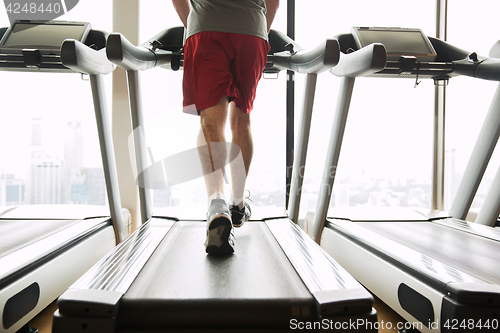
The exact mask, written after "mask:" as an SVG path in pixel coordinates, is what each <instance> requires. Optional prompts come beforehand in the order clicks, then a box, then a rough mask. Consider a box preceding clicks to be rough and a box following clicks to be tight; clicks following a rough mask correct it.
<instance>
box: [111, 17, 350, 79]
mask: <svg viewBox="0 0 500 333" xmlns="http://www.w3.org/2000/svg"><path fill="white" fill-rule="evenodd" d="M182 35H183V30H182V28H180V27H176V28H171V29H167V30H164V31H162V32H161V33H160V34H158V35H156V36H155V37H153V38H152V39H151V40H149V41H148V42H147V43H145V44H143V45H141V46H135V45H133V44H132V43H130V42H129V41H128V40H127V39H126V38H125V37H124V36H123V35H121V34H116V33H115V34H110V35H109V37H108V40H107V46H106V54H107V56H108V59H109V60H110V61H111V62H113V63H115V64H116V65H118V66H120V67H122V68H123V69H125V70H145V69H150V68H153V67H157V66H162V67H169V66H172V67H173V69H177V67H178V64H174V65H172V61H173V60H174V59H175V57H180V58H181V59H182V56H181V55H179V53H178V52H177V53H175V51H170V50H164V49H159V48H156V46H157V45H155V43H157V44H158V45H160V46H165V45H166V46H169V44H172V43H173V44H172V45H174V44H175V45H177V44H179V40H180V36H182ZM269 40H270V42H271V52H275V54H274V55H268V65H270V66H268V67H270V68H267V69H266V71H271V72H273V71H274V72H277V71H281V70H283V69H291V70H294V71H296V72H299V73H321V72H323V71H325V70H328V69H330V68H331V67H333V66H335V65H337V63H338V61H339V57H340V46H339V43H338V41H337V40H335V39H327V40H325V41H324V42H323V43H321V44H320V45H319V46H318V47H316V48H315V49H313V50H310V51H305V50H302V49H301V48H300V46H298V44H296V43H295V42H294V41H293V40H292V39H290V38H289V37H287V36H285V35H283V34H282V33H280V32H277V31H274V30H271V33H270V34H269ZM177 46H179V45H177ZM181 61H182V60H181Z"/></svg>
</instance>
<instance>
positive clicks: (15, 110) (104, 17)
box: [0, 0, 111, 206]
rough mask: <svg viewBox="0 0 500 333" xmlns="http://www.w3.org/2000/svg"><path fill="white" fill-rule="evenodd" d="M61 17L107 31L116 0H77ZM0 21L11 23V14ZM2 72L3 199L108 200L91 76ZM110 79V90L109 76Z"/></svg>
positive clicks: (99, 202) (3, 202)
mask: <svg viewBox="0 0 500 333" xmlns="http://www.w3.org/2000/svg"><path fill="white" fill-rule="evenodd" d="M96 5H97V6H96ZM2 12H4V11H2ZM58 20H72V21H86V20H88V21H89V22H91V24H92V27H93V28H94V29H101V30H105V31H110V30H111V1H110V0H106V1H102V0H99V1H97V0H90V1H80V3H79V4H78V5H77V6H76V7H75V8H74V9H73V10H71V11H70V12H68V13H67V14H65V15H63V16H61V17H59V18H58ZM0 25H1V26H9V25H10V24H9V21H8V18H7V16H6V13H5V14H4V15H3V16H1V17H0ZM0 75H1V77H2V79H1V80H0V89H1V91H2V92H3V94H2V114H1V117H2V120H1V121H0V142H2V144H1V145H0V156H2V158H1V162H0V205H1V206H7V205H22V204H27V205H33V204H97V205H105V204H106V200H105V195H104V193H105V184H104V178H103V171H102V164H101V155H100V150H99V144H98V137H97V128H96V124H95V115H94V108H93V103H92V96H91V91H90V82H88V81H83V80H82V79H81V76H80V75H79V74H71V75H70V74H52V73H36V74H34V73H21V72H3V71H2V72H0ZM105 80H106V84H107V86H106V87H105V88H106V92H107V93H108V96H110V94H111V90H110V88H111V86H110V83H111V76H110V75H107V77H106V79H105ZM109 99H110V98H108V100H109Z"/></svg>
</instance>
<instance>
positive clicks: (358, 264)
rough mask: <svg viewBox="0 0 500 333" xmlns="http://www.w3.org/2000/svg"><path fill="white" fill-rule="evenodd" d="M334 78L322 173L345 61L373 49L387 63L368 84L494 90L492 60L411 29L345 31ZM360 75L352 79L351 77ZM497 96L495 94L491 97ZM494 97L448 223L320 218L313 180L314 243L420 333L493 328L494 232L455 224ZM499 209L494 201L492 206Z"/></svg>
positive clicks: (414, 215)
mask: <svg viewBox="0 0 500 333" xmlns="http://www.w3.org/2000/svg"><path fill="white" fill-rule="evenodd" d="M337 38H338V40H339V43H340V48H341V57H340V62H339V65H338V66H336V67H335V68H333V69H331V72H332V73H333V74H334V75H336V76H339V77H341V80H342V84H341V92H340V94H339V99H338V104H337V109H336V111H335V112H336V114H335V118H334V124H333V129H332V131H331V137H330V142H329V147H328V153H327V158H326V163H325V170H327V171H328V170H334V169H332V168H335V167H336V166H337V165H338V160H339V155H340V150H341V146H342V137H343V133H344V129H345V126H346V119H347V115H348V111H349V103H350V100H351V94H352V91H353V87H354V82H355V79H356V77H358V76H363V75H362V74H363V73H352V72H349V71H348V69H349V68H350V66H352V61H351V60H350V58H351V57H354V56H355V55H356V54H357V53H360V52H363V51H364V50H365V49H366V48H368V47H370V46H372V45H375V44H373V43H381V44H383V45H384V46H385V48H386V53H387V63H386V65H385V66H384V68H383V69H382V70H381V71H379V72H377V73H375V74H374V75H373V76H380V77H388V78H416V77H418V78H419V79H424V78H429V79H433V80H434V81H435V82H436V84H441V82H442V81H448V80H449V79H450V78H452V77H454V76H458V75H467V76H471V77H475V78H478V79H485V80H493V81H500V60H499V59H493V58H487V57H482V56H479V55H477V54H476V53H471V52H467V51H464V50H461V49H459V48H457V47H454V46H452V45H450V44H448V43H446V42H444V41H441V40H439V39H436V38H431V37H427V36H425V35H424V34H423V32H422V31H421V30H420V29H404V28H377V27H354V28H353V29H352V31H351V33H350V34H343V35H340V36H338V37H337ZM360 74H361V75H360ZM499 89H500V88H499ZM499 93H500V90H497V93H496V94H495V97H494V99H493V102H492V104H491V108H490V111H489V114H488V115H487V117H486V120H485V125H484V127H483V129H482V131H481V134H480V135H479V139H478V142H477V144H476V147H475V148H474V151H473V153H472V158H471V161H470V163H469V166H468V167H467V169H466V174H465V176H464V179H463V181H462V185H460V187H459V191H458V194H457V197H456V199H455V201H454V204H453V206H452V210H451V211H450V214H446V213H444V212H436V211H431V212H429V213H427V212H416V211H409V212H408V213H407V214H406V213H405V214H404V216H401V217H396V218H394V216H392V217H387V216H383V214H379V215H377V214H376V213H373V212H372V213H369V214H364V213H363V212H361V211H359V210H357V209H353V210H351V211H347V212H343V213H341V212H337V211H335V210H334V211H333V214H335V215H328V216H330V218H327V213H328V207H329V203H330V197H331V190H332V187H333V184H334V180H335V179H334V177H335V175H334V173H330V172H325V173H324V175H323V178H322V185H323V186H322V192H321V193H320V197H319V199H318V200H319V201H318V205H317V208H316V213H315V215H314V221H313V226H312V229H313V238H314V239H315V240H316V241H317V242H318V243H319V244H321V246H322V247H323V248H324V249H325V250H326V251H327V252H328V253H329V254H330V255H331V256H332V257H333V258H334V259H335V260H337V261H338V262H339V263H340V264H341V265H342V266H343V267H345V268H346V269H347V271H348V272H350V273H351V274H352V275H353V276H354V277H355V278H356V279H357V280H358V281H360V282H361V283H362V284H363V285H364V286H365V287H366V288H367V289H368V290H370V291H371V292H372V293H374V294H375V295H377V296H378V297H379V298H380V299H382V300H383V301H384V302H385V303H386V304H388V305H389V306H390V307H391V308H392V309H394V310H395V311H396V312H398V313H399V314H400V315H401V316H402V317H403V318H405V319H406V320H407V321H408V322H409V323H412V324H413V328H414V329H415V330H417V331H421V332H466V331H467V332H480V331H481V332H482V331H495V332H498V329H499V325H498V324H499V320H500V318H499V316H500V286H499V285H500V258H499V257H498V256H497V255H496V254H497V253H500V252H499V251H500V231H499V230H497V229H494V228H491V227H489V226H484V225H478V224H474V223H469V222H466V221H464V220H463V219H464V218H465V215H466V213H467V211H468V209H469V207H470V206H469V207H468V206H467V205H470V203H471V202H472V198H473V197H474V195H475V191H476V190H477V186H478V184H479V182H480V180H481V177H482V174H483V173H484V169H485V168H486V165H487V163H488V161H489V158H490V156H491V153H492V151H493V148H494V146H495V144H496V141H497V140H498V135H499V134H500V94H499ZM497 204H498V202H497Z"/></svg>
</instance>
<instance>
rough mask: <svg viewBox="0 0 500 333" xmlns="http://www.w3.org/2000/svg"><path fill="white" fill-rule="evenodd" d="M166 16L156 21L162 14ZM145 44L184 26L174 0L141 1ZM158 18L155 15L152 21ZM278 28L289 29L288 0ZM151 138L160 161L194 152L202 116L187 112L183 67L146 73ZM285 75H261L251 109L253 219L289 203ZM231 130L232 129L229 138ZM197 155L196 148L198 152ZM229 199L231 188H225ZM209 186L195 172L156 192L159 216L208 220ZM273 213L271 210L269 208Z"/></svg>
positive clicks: (148, 134) (143, 78)
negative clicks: (287, 17)
mask: <svg viewBox="0 0 500 333" xmlns="http://www.w3.org/2000/svg"><path fill="white" fill-rule="evenodd" d="M159 12H161V13H162V16H161V17H162V19H161V20H158V19H156V18H157V17H158V13H159ZM140 15H141V17H140V26H141V29H140V43H143V42H145V41H147V40H148V39H149V38H151V37H153V36H155V35H156V34H157V33H159V32H160V31H162V30H163V29H166V28H170V27H174V26H180V25H182V24H181V22H180V20H179V18H178V16H177V13H176V12H175V10H174V9H173V6H172V4H171V2H168V1H162V2H155V4H154V6H152V5H151V3H150V2H147V1H142V2H141V7H140ZM151 18H155V19H151ZM273 28H274V29H276V30H280V31H282V32H285V33H286V2H285V1H282V3H281V6H280V8H279V10H278V14H277V17H276V19H275V22H274V24H273ZM140 74H141V85H142V87H143V88H142V96H143V102H144V113H145V122H146V125H145V127H146V129H145V132H146V138H147V142H148V143H147V144H148V147H150V152H151V155H152V156H153V159H154V160H155V161H161V160H163V161H166V160H167V159H168V158H169V157H172V156H174V155H175V154H179V153H183V152H184V153H185V152H188V151H190V152H195V151H194V150H193V149H194V148H196V137H197V135H198V131H199V117H197V116H193V115H188V114H185V113H183V112H182V86H181V84H182V71H178V72H173V71H171V70H163V69H155V70H150V71H144V72H141V73H140ZM285 76H286V75H285V73H280V75H279V78H278V79H262V80H261V81H260V83H259V87H258V90H257V98H256V100H255V104H254V110H253V111H252V118H251V119H252V132H253V139H254V155H253V160H252V165H251V167H250V174H249V176H248V179H247V184H246V185H247V186H246V188H247V189H248V191H249V192H250V195H251V200H252V201H253V202H252V213H253V217H258V216H269V215H272V214H276V213H274V212H275V211H277V212H278V214H282V213H283V212H284V206H285V173H286V166H285V116H286V110H285ZM230 138H231V134H230V131H229V130H228V129H227V131H226V140H227V141H230ZM195 153H196V152H195ZM225 194H226V197H228V198H229V196H230V188H229V187H228V186H226V189H225ZM206 204H207V198H206V189H205V183H204V181H203V178H202V177H200V175H199V174H197V173H193V176H192V177H191V178H190V179H189V181H183V182H182V183H179V184H176V185H173V186H168V187H167V188H165V189H154V190H153V208H154V212H155V214H166V215H174V216H177V217H181V218H182V217H184V218H204V217H205V214H206ZM269 211H271V212H269Z"/></svg>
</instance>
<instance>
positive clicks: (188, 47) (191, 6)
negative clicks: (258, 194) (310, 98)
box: [172, 0, 279, 253]
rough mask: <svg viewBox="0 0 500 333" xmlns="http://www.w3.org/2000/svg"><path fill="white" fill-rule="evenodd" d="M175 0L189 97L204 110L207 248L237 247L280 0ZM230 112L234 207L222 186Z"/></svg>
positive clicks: (202, 147)
mask: <svg viewBox="0 0 500 333" xmlns="http://www.w3.org/2000/svg"><path fill="white" fill-rule="evenodd" d="M172 3H173V5H174V8H175V10H176V11H177V13H178V14H179V18H180V19H181V21H182V23H183V24H184V26H185V27H186V38H187V39H186V43H185V45H184V64H183V66H184V78H183V94H184V102H183V104H184V107H192V106H193V105H194V107H195V108H196V110H197V112H198V114H199V116H200V124H201V129H200V133H199V135H198V147H199V155H200V160H201V164H202V167H203V169H204V175H205V184H206V187H207V195H208V202H209V208H208V212H207V240H206V243H205V249H206V251H207V253H232V252H234V237H233V234H232V229H233V226H234V227H241V226H242V225H243V223H245V222H246V221H248V219H249V218H250V215H251V211H250V206H249V205H248V203H247V202H245V201H244V200H243V193H244V189H245V181H246V176H247V175H248V170H249V168H250V163H251V160H252V155H253V143H252V133H251V128H250V112H251V111H252V108H253V101H254V99H255V92H256V89H257V84H258V81H259V80H260V78H261V76H262V71H263V69H264V67H265V65H266V62H267V53H268V52H269V43H268V42H267V34H268V33H269V30H270V28H271V24H272V22H273V20H274V16H275V14H276V11H277V9H278V6H279V0H172ZM228 114H229V123H230V127H231V132H232V141H231V146H230V152H229V155H230V156H229V157H230V160H231V161H233V162H231V163H230V169H231V180H232V192H233V193H232V198H231V200H230V207H228V206H227V203H226V201H225V197H224V189H223V187H224V165H225V161H226V158H227V148H226V144H225V142H226V139H225V136H224V129H225V126H226V119H227V117H228ZM238 157H239V158H238ZM238 161H240V163H238Z"/></svg>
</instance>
